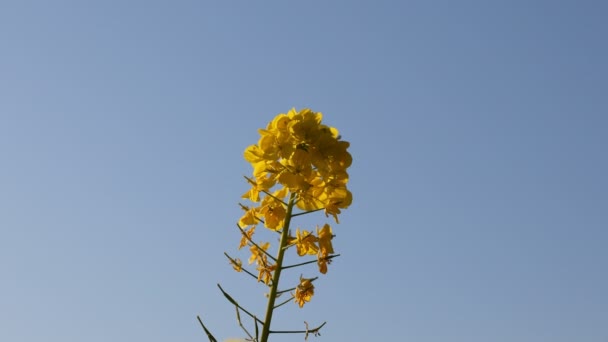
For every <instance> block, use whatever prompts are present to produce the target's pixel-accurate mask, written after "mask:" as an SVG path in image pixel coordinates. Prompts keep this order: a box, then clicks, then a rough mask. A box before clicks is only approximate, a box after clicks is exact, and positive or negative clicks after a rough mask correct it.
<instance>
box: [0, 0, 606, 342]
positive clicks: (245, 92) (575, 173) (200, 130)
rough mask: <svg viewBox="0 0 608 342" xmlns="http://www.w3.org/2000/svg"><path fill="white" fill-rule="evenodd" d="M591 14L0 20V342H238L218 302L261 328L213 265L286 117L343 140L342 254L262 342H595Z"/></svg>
mask: <svg viewBox="0 0 608 342" xmlns="http://www.w3.org/2000/svg"><path fill="white" fill-rule="evenodd" d="M607 15H608V6H607V5H606V4H605V3H603V2H601V1H460V2H455V1H376V2H372V1H368V2H363V1H360V2H357V1H304V2H302V1H300V2H292V1H264V2H253V1H215V2H210V1H135V0H133V1H88V2H83V1H53V2H50V1H16V0H15V1H13V0H5V1H3V2H2V3H1V4H0V51H1V53H0V99H1V100H0V274H1V275H2V278H1V279H2V280H1V281H0V340H2V341H51V342H55V341H57V342H59V341H62V342H65V341H91V342H94V341H151V342H152V341H202V340H205V336H204V334H203V332H202V330H201V329H200V327H199V326H198V323H197V321H196V315H201V316H202V317H203V318H204V319H205V321H206V322H207V323H208V325H209V327H210V328H211V329H212V330H213V331H214V333H215V334H216V336H217V337H218V338H220V339H223V338H228V337H239V336H243V333H242V331H240V329H239V328H238V327H237V325H236V320H235V317H234V310H233V308H232V307H231V306H230V305H229V303H228V302H227V301H226V300H225V299H224V298H223V297H222V296H221V294H220V292H219V291H218V290H217V288H216V284H217V283H218V282H219V283H222V284H223V286H224V288H226V289H227V290H228V291H229V292H230V293H231V294H232V295H233V296H234V297H235V298H237V299H238V300H240V301H241V302H242V303H244V304H245V305H247V306H248V307H249V308H250V309H251V310H252V311H256V312H259V313H260V315H261V313H262V312H263V310H264V300H265V299H264V297H263V288H262V287H261V286H259V285H257V284H255V282H253V281H250V280H249V279H247V278H245V277H243V276H242V275H241V274H237V273H235V272H234V271H232V269H231V268H230V266H229V265H227V263H226V260H225V258H224V256H223V252H224V251H228V252H231V253H233V254H235V255H238V256H240V257H242V258H247V255H246V253H242V254H237V253H236V246H237V244H238V240H239V236H238V232H237V231H236V229H235V225H234V224H235V222H236V221H237V220H238V218H239V217H240V215H241V212H240V209H239V208H238V206H237V203H238V202H239V200H240V199H239V197H240V195H241V194H242V193H243V192H245V191H246V190H247V184H246V183H245V182H244V180H243V178H242V176H243V175H246V174H249V172H250V167H249V165H248V164H247V163H246V162H245V161H244V160H243V159H242V152H243V150H244V148H245V147H246V146H248V145H250V144H253V143H255V142H256V141H257V131H256V130H257V129H258V128H260V127H263V126H265V125H266V123H267V122H268V121H269V120H271V119H272V118H273V117H274V116H275V115H276V114H278V113H280V112H286V111H288V110H289V109H290V108H292V107H296V108H298V109H300V108H304V107H310V108H312V109H313V110H315V111H320V112H323V114H324V122H325V123H326V124H328V125H331V126H335V127H337V128H338V129H339V130H340V132H341V134H342V136H343V138H344V139H345V140H348V141H350V142H351V148H350V152H351V153H352V155H353V157H354V161H353V166H352V167H351V169H350V175H351V181H350V183H349V187H350V189H351V190H352V192H353V195H354V202H353V205H352V206H351V207H350V208H349V209H348V210H346V211H345V212H344V214H343V215H342V217H341V223H340V225H337V226H335V227H334V232H335V234H336V235H337V236H336V239H335V240H334V246H335V249H336V250H337V252H339V253H341V254H342V256H341V257H340V258H338V259H337V260H336V261H335V262H334V263H333V264H332V265H331V266H330V270H329V272H328V274H327V275H326V276H323V277H322V278H320V279H319V280H318V282H317V283H316V284H317V291H316V295H315V297H314V299H313V301H312V302H311V303H310V304H308V305H307V306H306V307H305V308H304V309H301V310H300V309H298V308H297V307H296V306H295V305H293V306H291V305H290V306H288V307H284V308H283V311H281V312H280V316H278V317H277V318H276V321H273V322H275V323H276V324H277V325H276V328H277V329H279V328H282V329H299V328H301V327H302V325H303V323H302V322H303V321H308V322H310V323H311V325H316V324H319V323H321V322H323V321H325V320H326V321H328V324H327V326H326V327H324V328H323V330H322V336H321V337H318V338H316V339H315V340H317V341H388V340H402V341H416V342H439V341H442V342H443V341H456V342H459V341H463V342H464V341H466V342H472V341H480V342H481V341H484V342H485V341H519V342H526V341H530V342H532V341H534V342H536V341H552V342H560V341H564V342H565V341H605V340H606V339H608V324H606V322H607V321H606V320H607V318H608V295H606V289H607V288H608V275H607V273H606V271H605V270H606V269H608V248H606V245H607V244H608V232H607V230H606V228H607V227H608V197H607V193H608V180H607V179H606V175H607V174H608V157H607V156H606V152H605V150H606V146H608V138H607V136H608V134H607V131H608V100H607V98H608V97H607V96H606V94H607V93H608V92H607V90H608V84H607V79H608V67H607V64H606V61H607V60H608V48H607V46H606V43H605V35H606V32H608V24H607V23H606V20H605V18H606V16H607ZM323 222H326V221H325V218H324V217H323V215H319V216H316V217H310V218H307V219H306V220H303V221H301V223H302V224H312V225H314V224H317V223H323ZM302 227H304V228H306V227H305V226H302ZM313 270H314V269H311V271H313ZM290 276H291V277H293V279H297V277H298V276H299V274H297V272H296V273H293V274H291V275H290ZM277 340H281V341H292V340H293V341H301V340H302V338H301V336H297V337H296V336H282V337H280V338H277Z"/></svg>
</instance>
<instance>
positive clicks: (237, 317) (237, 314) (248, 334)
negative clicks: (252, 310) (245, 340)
mask: <svg viewBox="0 0 608 342" xmlns="http://www.w3.org/2000/svg"><path fill="white" fill-rule="evenodd" d="M235 309H236V320H237V321H238V322H239V326H240V327H241V329H243V331H244V332H245V334H247V336H249V339H251V340H253V336H251V334H250V333H249V331H247V329H246V328H245V327H244V326H243V323H241V315H240V314H239V308H238V307H235Z"/></svg>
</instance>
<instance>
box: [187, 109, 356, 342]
mask: <svg viewBox="0 0 608 342" xmlns="http://www.w3.org/2000/svg"><path fill="white" fill-rule="evenodd" d="M322 117H323V116H322V114H321V113H316V112H313V111H311V110H310V109H303V110H301V111H299V112H298V111H296V110H295V109H292V110H290V111H289V112H288V113H286V114H279V115H277V116H276V117H275V118H274V119H273V120H272V121H271V122H270V123H268V125H267V127H266V128H265V129H260V130H259V133H260V139H259V140H258V143H257V144H255V145H251V146H249V147H247V149H245V154H244V157H245V159H246V160H247V161H248V162H249V163H251V165H252V168H253V174H252V177H245V178H246V179H247V182H248V183H249V185H250V186H251V188H250V189H249V190H248V191H247V192H245V193H244V194H243V196H242V197H243V198H244V199H247V200H249V201H250V202H251V203H253V204H252V205H251V206H246V205H243V204H241V208H243V210H244V214H243V216H242V217H241V218H240V219H239V221H238V224H237V226H238V228H239V230H240V232H241V240H240V244H239V249H242V248H243V247H245V246H248V247H249V250H250V252H251V255H250V257H249V261H248V263H249V265H252V264H255V266H256V271H257V276H256V275H255V272H252V271H250V270H248V269H247V268H246V267H244V266H243V263H242V262H241V260H240V259H238V258H232V257H231V256H229V255H228V254H226V256H227V257H228V259H229V260H230V264H231V265H232V266H233V268H234V269H235V270H236V271H237V272H244V273H246V274H248V275H250V276H251V277H253V278H255V279H256V280H257V281H258V282H262V283H264V284H265V285H267V286H268V287H269V288H270V292H269V294H268V295H267V297H268V302H267V305H266V313H265V315H264V320H263V321H262V320H260V319H259V318H258V316H256V315H254V314H252V313H250V312H249V311H247V310H245V309H244V308H243V307H241V306H240V305H239V304H238V302H237V301H236V300H234V299H233V298H232V297H231V296H230V295H228V293H226V292H225V291H224V290H223V289H222V288H221V287H220V290H221V291H222V293H223V294H224V295H225V296H226V298H227V299H228V300H229V301H230V302H231V303H232V304H233V305H235V307H236V310H237V319H238V321H239V325H240V326H241V327H242V328H243V330H244V331H245V333H246V334H247V335H248V336H249V339H250V340H252V341H256V342H267V341H268V339H269V336H270V335H271V334H278V333H302V334H305V338H307V337H308V335H309V334H314V335H318V334H319V329H320V328H321V327H322V326H324V325H325V323H323V324H321V325H320V326H318V327H317V328H313V329H309V328H308V324H306V329H305V330H285V331H280V330H271V323H272V317H273V314H274V312H275V310H276V309H277V308H279V307H280V306H282V305H283V304H286V303H287V302H289V301H291V300H292V299H293V300H294V301H295V303H296V304H298V306H299V307H300V308H301V307H303V306H304V305H305V304H306V303H307V302H310V301H311V299H312V297H313V295H314V290H315V286H314V285H313V281H314V280H315V279H317V278H316V277H314V278H304V277H302V276H300V279H299V281H298V282H297V285H295V286H294V287H293V288H291V289H285V290H280V289H279V284H280V280H281V275H282V271H283V270H286V269H289V268H296V267H307V266H308V265H309V264H311V263H315V262H316V263H317V265H318V269H319V272H320V273H321V274H326V273H327V271H328V267H327V265H328V264H329V263H330V262H331V260H332V259H333V258H335V257H337V256H338V255H337V254H334V249H333V245H332V239H333V238H334V235H333V232H332V228H331V226H330V225H329V224H328V223H325V224H324V225H323V226H322V227H321V228H319V227H318V226H317V227H316V234H315V232H313V231H312V230H304V229H300V228H298V229H296V234H295V236H293V235H292V232H291V224H292V219H293V218H294V217H296V216H300V215H305V214H310V213H313V212H317V211H321V210H323V211H324V212H325V216H326V217H330V216H331V217H332V218H333V219H334V220H335V222H336V223H339V221H338V215H339V214H340V213H341V209H345V208H347V207H348V206H350V204H351V203H352V194H351V192H350V191H349V190H348V189H347V186H346V185H347V183H348V179H349V177H348V173H347V168H348V167H349V166H350V165H351V163H352V157H351V155H350V153H349V152H348V151H347V149H348V147H349V143H348V142H346V141H343V140H341V137H340V135H339V134H338V130H337V129H335V128H333V127H329V126H326V125H323V124H322V123H321V119H322ZM296 211H297V212H296ZM261 225H263V226H264V227H265V228H266V229H264V230H266V231H267V232H268V233H266V234H275V236H276V234H277V233H278V234H280V240H279V245H278V246H277V249H276V254H275V255H271V254H270V253H269V252H268V250H269V248H270V243H269V242H260V241H256V239H255V238H257V232H256V228H257V227H258V226H261ZM292 247H294V248H293V249H295V251H296V253H295V254H296V255H297V256H299V257H303V258H310V257H311V256H316V260H308V261H304V262H300V263H297V264H293V265H285V253H286V251H287V250H288V249H290V248H292ZM287 292H289V293H290V294H291V296H292V297H291V298H290V299H289V300H288V301H284V302H282V303H279V304H276V299H277V298H278V296H279V295H281V294H284V293H287ZM240 312H243V313H245V314H247V315H248V316H250V317H251V318H252V319H253V323H254V325H255V336H254V335H253V334H251V333H250V332H249V330H247V329H246V328H245V327H244V325H243V324H242V323H241V320H240V314H239V313H240ZM199 322H200V323H201V325H202V326H203V329H204V330H205V332H206V333H207V336H208V337H209V339H210V341H214V340H215V338H214V337H213V335H211V333H210V332H209V330H208V329H207V328H206V327H205V326H204V325H203V322H202V320H200V318H199ZM258 324H261V325H262V331H261V335H260V332H259V327H258Z"/></svg>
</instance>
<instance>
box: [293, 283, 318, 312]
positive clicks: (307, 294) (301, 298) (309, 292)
mask: <svg viewBox="0 0 608 342" xmlns="http://www.w3.org/2000/svg"><path fill="white" fill-rule="evenodd" d="M314 294H315V286H314V285H313V284H312V279H307V278H302V277H300V284H299V285H298V286H296V292H295V294H293V297H294V298H295V301H296V303H298V305H299V306H300V307H303V306H304V304H305V303H306V302H310V300H311V299H312V296H313V295H314Z"/></svg>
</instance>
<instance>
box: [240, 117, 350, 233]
mask: <svg viewBox="0 0 608 342" xmlns="http://www.w3.org/2000/svg"><path fill="white" fill-rule="evenodd" d="M322 119H323V114H321V113H318V112H314V111H312V110H310V109H307V108H306V109H302V110H300V111H296V110H295V109H291V110H290V111H289V112H287V113H281V114H279V115H277V116H276V117H275V118H274V119H273V120H272V121H270V122H269V123H268V125H267V126H266V128H265V129H260V130H259V133H260V139H259V140H258V143H257V144H256V145H251V146H249V147H247V149H245V153H244V157H245V159H246V160H247V161H248V162H249V163H251V165H252V166H253V178H252V179H249V182H250V184H251V189H250V190H248V191H247V192H246V193H245V194H243V197H245V198H248V199H250V200H251V201H253V202H259V201H260V200H261V195H262V193H266V194H267V195H266V197H265V198H268V197H269V196H268V193H269V192H270V190H271V188H272V187H274V186H275V185H278V186H280V187H282V188H283V189H287V190H289V192H291V193H295V194H296V195H297V203H296V204H297V206H298V208H300V209H302V210H307V211H308V210H317V209H325V213H326V215H331V216H333V217H334V219H335V220H336V222H338V214H340V209H344V208H347V207H348V206H349V205H350V203H351V202H352V195H351V194H350V192H349V191H348V189H347V188H346V184H347V182H348V173H347V172H346V169H347V168H348V167H349V166H350V165H351V163H352V156H351V155H350V153H349V152H348V151H347V149H348V147H349V145H350V144H349V143H348V142H347V141H343V140H341V137H340V135H339V133H338V130H337V129H335V128H334V127H329V126H326V125H324V124H322V123H321V121H322ZM282 209H285V208H282V207H281V206H279V205H277V203H273V202H272V201H269V202H267V203H264V200H262V206H261V207H260V208H259V210H258V213H259V214H260V218H261V216H264V220H265V223H266V227H268V228H270V229H275V230H278V229H281V227H282V220H283V219H284V216H285V213H284V210H282Z"/></svg>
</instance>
